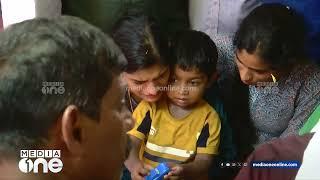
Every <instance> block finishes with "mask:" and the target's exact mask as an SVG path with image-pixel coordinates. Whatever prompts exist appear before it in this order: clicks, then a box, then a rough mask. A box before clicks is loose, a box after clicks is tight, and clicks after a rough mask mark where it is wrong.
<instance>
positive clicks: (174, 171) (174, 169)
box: [164, 163, 184, 179]
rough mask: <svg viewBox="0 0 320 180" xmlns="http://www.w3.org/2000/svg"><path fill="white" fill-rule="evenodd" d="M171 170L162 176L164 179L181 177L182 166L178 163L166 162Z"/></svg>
mask: <svg viewBox="0 0 320 180" xmlns="http://www.w3.org/2000/svg"><path fill="white" fill-rule="evenodd" d="M167 164H168V166H169V167H170V169H171V171H170V172H169V173H168V174H167V175H165V176H164V179H183V173H184V168H183V166H182V165H180V164H173V163H167Z"/></svg>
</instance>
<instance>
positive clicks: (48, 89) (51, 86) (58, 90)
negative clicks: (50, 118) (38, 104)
mask: <svg viewBox="0 0 320 180" xmlns="http://www.w3.org/2000/svg"><path fill="white" fill-rule="evenodd" d="M41 91H42V93H43V94H49V95H52V94H63V93H64V92H65V88H64V83H63V82H42V89H41Z"/></svg>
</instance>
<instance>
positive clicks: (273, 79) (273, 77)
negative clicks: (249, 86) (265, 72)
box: [270, 74, 277, 83]
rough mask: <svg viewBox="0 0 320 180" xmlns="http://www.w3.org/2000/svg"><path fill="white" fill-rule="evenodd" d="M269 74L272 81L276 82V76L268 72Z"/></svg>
mask: <svg viewBox="0 0 320 180" xmlns="http://www.w3.org/2000/svg"><path fill="white" fill-rule="evenodd" d="M270 75H271V77H272V81H273V82H274V83H276V82H277V79H276V77H275V76H274V75H273V74H270Z"/></svg>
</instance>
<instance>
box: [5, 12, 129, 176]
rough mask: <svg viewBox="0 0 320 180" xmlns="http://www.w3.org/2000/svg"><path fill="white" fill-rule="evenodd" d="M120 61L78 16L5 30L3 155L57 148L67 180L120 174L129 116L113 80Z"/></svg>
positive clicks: (113, 49) (117, 53)
mask: <svg viewBox="0 0 320 180" xmlns="http://www.w3.org/2000/svg"><path fill="white" fill-rule="evenodd" d="M124 63H125V58H124V56H123V55H122V54H121V53H120V50H119V49H118V48H117V46H116V45H115V44H114V43H113V41H112V40H111V39H110V38H109V37H108V36H106V35H105V34H104V33H102V32H101V31H100V30H98V29H97V28H95V27H93V26H91V25H89V24H88V23H86V22H84V21H82V20H80V19H78V18H74V17H59V18H56V19H52V20H48V19H34V20H29V21H25V22H22V23H19V24H16V25H13V26H11V27H9V28H8V29H7V30H5V31H4V32H2V33H1V34H0V117H1V120H0V123H1V126H0V154H4V153H5V154H12V155H13V156H19V151H20V150H21V149H60V150H61V156H62V157H61V159H62V161H63V163H64V168H63V170H62V172H63V174H65V175H67V176H70V177H73V176H74V177H77V176H78V177H82V178H86V177H91V178H93V179H97V178H105V179H112V178H114V177H113V176H114V175H115V176H118V175H119V174H117V172H118V171H119V168H120V166H121V158H122V156H123V154H122V153H123V148H124V147H123V146H124V144H125V142H124V141H125V139H124V134H123V131H124V130H123V129H122V128H123V124H122V119H125V118H129V116H127V115H126V110H125V109H124V108H123V104H122V103H121V98H122V90H121V88H120V83H119V81H118V76H119V73H120V71H119V70H120V69H119V67H120V66H119V65H124ZM53 82H58V83H53ZM122 116H123V117H122ZM1 158H3V157H0V159H1ZM99 168H101V169H102V170H101V171H99ZM84 173H86V174H84ZM75 179H77V178H75Z"/></svg>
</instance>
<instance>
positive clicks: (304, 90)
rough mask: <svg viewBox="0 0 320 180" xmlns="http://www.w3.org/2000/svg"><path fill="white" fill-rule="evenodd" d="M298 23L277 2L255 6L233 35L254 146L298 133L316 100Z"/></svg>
mask: <svg viewBox="0 0 320 180" xmlns="http://www.w3.org/2000/svg"><path fill="white" fill-rule="evenodd" d="M304 40H305V29H304V24H303V21H302V20H301V19H300V17H299V16H298V15H297V14H296V13H295V11H294V10H293V9H290V8H289V7H286V6H283V5H280V4H265V5H261V6H259V7H257V8H255V9H254V10H253V11H252V12H251V13H250V14H249V15H248V16H247V17H246V18H245V19H244V20H243V21H242V23H241V24H240V27H239V29H238V31H237V32H236V34H235V37H234V46H235V48H236V51H235V62H236V65H237V67H238V70H239V75H240V78H241V81H242V82H243V83H244V84H246V85H247V86H248V88H249V112H250V118H251V120H252V121H253V124H254V126H255V128H256V132H257V135H258V144H261V143H264V142H266V141H269V140H271V139H273V138H277V137H284V136H287V135H289V134H297V133H298V131H299V129H300V128H301V127H302V126H303V124H304V122H305V121H306V120H307V119H308V117H309V115H310V114H311V112H313V110H314V109H315V107H316V105H317V104H318V103H319V102H320V70H319V67H317V66H316V65H313V64H311V63H310V62H309V61H308V60H307V57H306V56H305V49H304Z"/></svg>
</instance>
